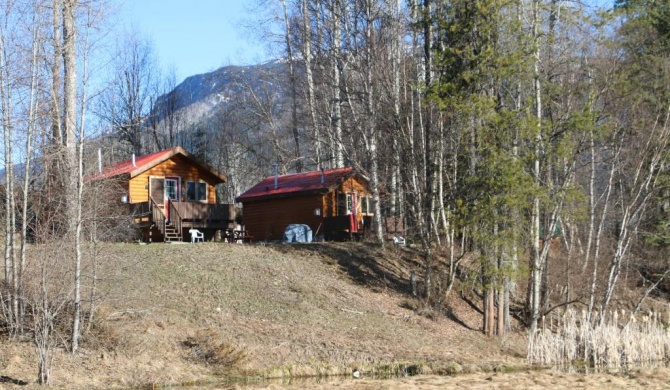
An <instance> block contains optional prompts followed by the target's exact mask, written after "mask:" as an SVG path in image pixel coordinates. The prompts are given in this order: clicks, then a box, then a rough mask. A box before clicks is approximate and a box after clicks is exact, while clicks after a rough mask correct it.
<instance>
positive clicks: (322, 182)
mask: <svg viewBox="0 0 670 390" xmlns="http://www.w3.org/2000/svg"><path fill="white" fill-rule="evenodd" d="M321 184H326V174H325V173H324V172H323V168H321Z"/></svg>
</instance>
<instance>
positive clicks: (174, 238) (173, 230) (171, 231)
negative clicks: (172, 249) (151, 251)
mask: <svg viewBox="0 0 670 390" xmlns="http://www.w3.org/2000/svg"><path fill="white" fill-rule="evenodd" d="M163 238H164V239H163V241H165V242H181V241H182V240H183V237H182V235H181V231H180V230H179V229H177V227H176V226H175V225H174V224H172V222H166V223H165V231H164V232H163Z"/></svg>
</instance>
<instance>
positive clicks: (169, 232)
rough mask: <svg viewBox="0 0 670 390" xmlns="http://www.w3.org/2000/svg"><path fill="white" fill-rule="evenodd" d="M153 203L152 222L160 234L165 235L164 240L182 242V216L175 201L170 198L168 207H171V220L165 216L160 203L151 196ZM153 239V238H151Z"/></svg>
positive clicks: (151, 202) (151, 203) (150, 200)
mask: <svg viewBox="0 0 670 390" xmlns="http://www.w3.org/2000/svg"><path fill="white" fill-rule="evenodd" d="M149 202H150V205H151V224H152V227H156V228H158V230H159V231H160V234H162V235H163V242H181V241H182V240H183V237H182V218H181V216H180V215H179V212H178V211H177V210H176V208H175V206H174V203H172V201H170V200H168V207H169V208H170V213H171V214H170V215H171V218H170V220H167V219H166V218H165V215H164V214H163V210H161V208H160V207H158V204H157V203H156V202H155V201H154V199H153V198H152V197H149ZM149 240H151V238H149Z"/></svg>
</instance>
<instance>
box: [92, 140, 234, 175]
mask: <svg viewBox="0 0 670 390" xmlns="http://www.w3.org/2000/svg"><path fill="white" fill-rule="evenodd" d="M177 154H180V155H182V156H184V157H186V158H187V159H189V160H191V161H193V162H194V163H195V164H197V165H200V166H201V167H203V168H204V169H206V170H208V171H210V172H211V173H212V174H213V175H214V176H216V177H217V178H219V179H220V180H221V182H222V183H225V182H226V181H227V178H226V176H225V175H223V174H221V173H220V172H218V171H217V170H215V169H212V168H210V167H208V166H207V165H205V164H202V163H200V162H198V161H197V160H196V159H195V158H194V157H193V156H192V155H191V154H190V153H188V152H187V151H185V150H184V149H183V148H181V147H180V146H175V147H174V148H170V149H165V150H161V151H160V152H155V153H151V154H145V155H143V156H138V157H135V164H134V165H133V159H132V158H130V159H128V160H125V161H121V162H119V163H117V164H114V165H111V166H108V167H106V168H103V170H102V172H101V173H99V174H96V175H94V176H92V177H91V180H100V179H108V178H110V177H115V176H119V175H123V174H129V175H130V177H135V176H137V175H138V174H140V173H142V172H144V171H146V170H148V169H151V168H153V167H155V166H156V165H158V164H160V163H162V162H163V161H165V160H167V159H169V158H170V157H172V156H175V155H177Z"/></svg>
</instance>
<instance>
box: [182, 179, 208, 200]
mask: <svg viewBox="0 0 670 390" xmlns="http://www.w3.org/2000/svg"><path fill="white" fill-rule="evenodd" d="M186 200H187V201H189V202H206V201H207V183H204V182H201V181H187V182H186Z"/></svg>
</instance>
